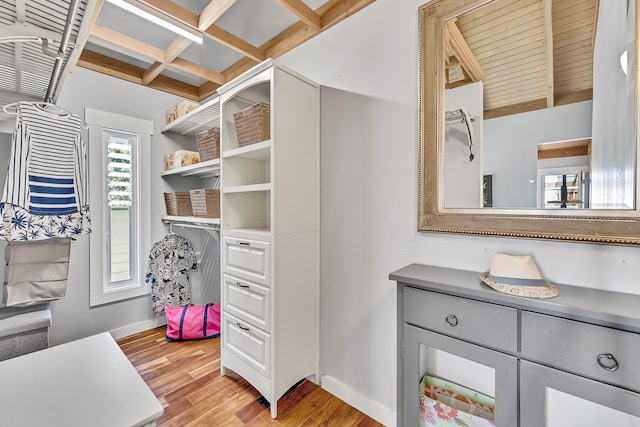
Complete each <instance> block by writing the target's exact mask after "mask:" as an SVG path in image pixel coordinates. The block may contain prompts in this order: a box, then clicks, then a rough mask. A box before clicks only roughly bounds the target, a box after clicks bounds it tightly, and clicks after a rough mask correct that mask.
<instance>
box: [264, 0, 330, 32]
mask: <svg viewBox="0 0 640 427" xmlns="http://www.w3.org/2000/svg"><path fill="white" fill-rule="evenodd" d="M275 1H276V3H278V4H279V5H280V6H282V7H284V8H285V9H287V10H288V11H289V12H291V13H293V14H294V15H296V16H297V17H298V18H299V19H300V20H301V21H302V22H304V23H305V24H307V25H308V26H309V27H311V28H313V29H314V30H319V29H320V28H322V17H321V16H320V15H318V14H317V13H316V12H315V11H314V10H313V9H311V8H310V7H309V6H307V5H306V4H305V3H304V2H303V1H302V0H275Z"/></svg>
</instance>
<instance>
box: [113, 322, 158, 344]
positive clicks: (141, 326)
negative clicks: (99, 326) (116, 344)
mask: <svg viewBox="0 0 640 427" xmlns="http://www.w3.org/2000/svg"><path fill="white" fill-rule="evenodd" d="M166 324H167V319H166V317H164V316H162V317H159V318H157V319H149V320H145V321H143V322H138V323H134V324H132V325H127V326H123V327H122V328H118V329H113V330H111V331H109V333H110V334H111V336H112V337H113V339H115V340H117V339H120V338H124V337H128V336H129V335H133V334H137V333H138V332H143V331H147V330H149V329H153V328H157V327H159V326H163V325H166Z"/></svg>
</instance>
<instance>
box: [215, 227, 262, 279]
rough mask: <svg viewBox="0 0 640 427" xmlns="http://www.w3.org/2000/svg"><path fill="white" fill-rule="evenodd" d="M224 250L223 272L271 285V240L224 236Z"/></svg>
mask: <svg viewBox="0 0 640 427" xmlns="http://www.w3.org/2000/svg"><path fill="white" fill-rule="evenodd" d="M222 250H223V263H224V264H223V266H222V270H223V272H225V273H230V274H233V275H235V276H238V277H241V278H245V279H248V280H252V281H254V282H256V283H261V284H263V285H269V280H268V278H269V265H270V261H271V257H270V244H269V242H262V241H258V240H253V239H245V238H238V237H229V236H224V237H223V238H222Z"/></svg>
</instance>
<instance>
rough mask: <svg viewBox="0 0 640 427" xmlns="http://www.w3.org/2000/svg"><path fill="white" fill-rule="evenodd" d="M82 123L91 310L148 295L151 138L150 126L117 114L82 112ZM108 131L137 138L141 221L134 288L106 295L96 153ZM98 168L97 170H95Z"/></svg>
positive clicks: (101, 197) (101, 190)
mask: <svg viewBox="0 0 640 427" xmlns="http://www.w3.org/2000/svg"><path fill="white" fill-rule="evenodd" d="M84 115H85V121H86V122H87V124H88V125H89V183H90V205H91V225H92V232H91V235H90V237H89V251H90V253H89V271H90V272H89V282H90V284H89V306H90V307H94V306H98V305H103V304H109V303H113V302H118V301H123V300H126V299H130V298H136V297H140V296H144V295H148V294H149V293H150V291H151V287H150V286H149V285H148V284H147V283H146V282H145V273H146V270H145V269H144V266H145V265H146V263H147V260H148V254H149V251H150V250H151V221H148V220H145V219H148V218H151V173H150V172H151V165H150V164H149V159H150V157H151V136H152V135H153V122H152V121H150V120H143V119H138V118H134V117H129V116H124V115H121V114H116V113H110V112H106V111H100V110H95V109H92V108H85V110H84ZM103 128H109V129H114V130H121V131H124V132H130V133H137V134H140V140H139V141H138V144H139V147H138V155H139V161H138V168H139V180H140V182H139V183H138V191H139V195H140V199H139V200H140V204H139V206H138V208H139V215H140V218H141V221H140V223H139V225H138V226H139V229H138V244H139V246H138V251H139V253H138V259H137V267H138V268H137V271H136V272H135V273H136V277H135V279H137V280H134V281H135V282H136V286H135V287H131V288H129V287H128V288H125V289H122V290H115V291H113V290H112V291H109V292H106V291H105V289H106V288H107V286H106V284H105V283H104V280H105V274H104V273H105V271H104V257H105V241H104V238H103V237H104V225H103V224H104V215H103V212H104V209H103V205H104V203H105V201H106V194H104V182H105V179H106V176H105V173H106V172H105V171H103V159H102V157H103V156H102V150H100V149H96V148H97V147H101V146H102V130H103ZM98 165H99V166H98Z"/></svg>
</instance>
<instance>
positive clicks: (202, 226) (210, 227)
mask: <svg viewBox="0 0 640 427" xmlns="http://www.w3.org/2000/svg"><path fill="white" fill-rule="evenodd" d="M166 223H167V225H168V226H169V231H173V226H176V227H182V228H199V229H201V230H212V231H220V228H219V226H217V225H205V224H190V223H184V222H174V221H166Z"/></svg>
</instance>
